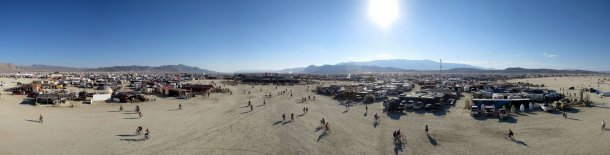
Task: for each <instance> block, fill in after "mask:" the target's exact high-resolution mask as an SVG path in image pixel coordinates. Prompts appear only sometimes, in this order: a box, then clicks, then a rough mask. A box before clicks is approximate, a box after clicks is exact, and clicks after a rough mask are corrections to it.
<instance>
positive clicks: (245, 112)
mask: <svg viewBox="0 0 610 155" xmlns="http://www.w3.org/2000/svg"><path fill="white" fill-rule="evenodd" d="M250 112H252V111H244V112H241V113H239V114H247V113H250Z"/></svg>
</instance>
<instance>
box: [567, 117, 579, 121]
mask: <svg viewBox="0 0 610 155" xmlns="http://www.w3.org/2000/svg"><path fill="white" fill-rule="evenodd" d="M567 119H570V120H575V121H582V120H580V119H578V118H570V117H568V118H567Z"/></svg>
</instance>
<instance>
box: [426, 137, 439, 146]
mask: <svg viewBox="0 0 610 155" xmlns="http://www.w3.org/2000/svg"><path fill="white" fill-rule="evenodd" d="M426 136H427V137H428V141H429V142H430V144H432V145H434V146H436V145H438V143H437V142H436V140H435V139H434V138H432V137H430V134H426Z"/></svg>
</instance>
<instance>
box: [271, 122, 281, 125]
mask: <svg viewBox="0 0 610 155" xmlns="http://www.w3.org/2000/svg"><path fill="white" fill-rule="evenodd" d="M282 122H283V121H276V122H274V123H273V125H278V124H280V123H282Z"/></svg>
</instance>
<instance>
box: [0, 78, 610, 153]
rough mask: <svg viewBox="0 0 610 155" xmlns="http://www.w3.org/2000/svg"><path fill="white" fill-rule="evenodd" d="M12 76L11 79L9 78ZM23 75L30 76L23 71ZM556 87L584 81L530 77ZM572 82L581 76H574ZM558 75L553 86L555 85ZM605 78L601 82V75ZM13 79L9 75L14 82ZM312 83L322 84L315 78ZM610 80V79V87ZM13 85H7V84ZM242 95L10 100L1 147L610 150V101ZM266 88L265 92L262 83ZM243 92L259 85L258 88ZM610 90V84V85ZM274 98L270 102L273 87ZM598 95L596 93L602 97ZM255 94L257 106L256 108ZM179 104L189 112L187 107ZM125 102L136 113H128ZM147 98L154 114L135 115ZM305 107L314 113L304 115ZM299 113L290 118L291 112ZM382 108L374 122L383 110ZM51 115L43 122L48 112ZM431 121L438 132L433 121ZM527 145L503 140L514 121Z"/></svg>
mask: <svg viewBox="0 0 610 155" xmlns="http://www.w3.org/2000/svg"><path fill="white" fill-rule="evenodd" d="M3 80H4V81H5V82H7V81H6V80H10V79H3ZM20 80H21V79H20ZM523 80H529V81H532V82H533V81H540V82H542V83H545V84H546V85H547V86H549V87H564V86H568V85H569V84H570V83H573V81H574V80H576V81H583V80H584V78H581V79H567V78H566V79H563V78H558V81H555V80H552V79H523ZM570 80H572V81H570ZM547 82H548V84H547ZM594 82H596V81H594ZM7 83H8V82H7ZM311 87H312V88H313V87H314V86H311ZM606 87H607V85H606ZM5 88H7V87H5ZM229 88H231V89H232V90H233V92H234V93H233V95H229V94H212V96H211V97H210V98H208V97H201V96H200V97H196V98H192V99H189V100H181V99H174V98H159V99H158V100H157V101H155V102H148V103H136V104H131V103H125V104H117V103H97V104H93V105H79V106H76V107H75V108H67V107H62V108H56V107H34V106H30V105H20V104H19V103H20V102H21V100H22V99H23V96H13V95H6V92H4V93H3V95H2V97H1V98H0V125H1V126H0V139H1V140H0V154H3V155H4V154H41V153H44V154H104V155H106V154H607V152H610V147H608V146H610V131H608V130H604V131H600V125H601V120H604V119H605V120H606V121H610V113H609V110H610V109H608V108H607V105H606V103H609V102H610V100H609V99H599V98H597V99H596V101H597V102H598V103H597V104H596V107H590V108H577V109H576V110H573V111H571V112H570V113H568V116H569V117H570V119H563V118H562V117H561V115H560V114H553V113H544V112H540V111H538V112H531V113H522V114H513V116H512V118H510V119H508V121H505V122H499V121H498V120H497V119H473V118H472V117H470V115H469V111H468V110H465V109H464V108H463V106H464V103H463V102H461V101H460V102H457V103H458V104H457V106H456V107H453V108H449V109H448V110H447V111H445V112H440V113H428V112H408V113H405V114H404V115H398V114H391V115H387V114H384V113H382V108H383V106H382V104H381V103H374V104H371V105H369V106H368V107H369V112H368V114H367V113H365V108H364V105H362V104H359V105H355V106H353V107H351V108H350V110H349V111H347V112H345V107H344V106H341V105H339V102H338V101H335V100H333V99H331V98H330V97H325V96H320V95H316V100H315V101H307V102H304V103H300V99H301V97H306V96H308V95H313V93H311V92H307V91H306V89H307V86H305V85H299V86H279V90H284V89H289V90H292V91H293V92H294V97H293V98H290V94H289V93H288V94H286V95H279V96H278V95H277V92H278V91H279V90H276V89H275V86H272V85H267V86H255V88H254V89H252V88H251V86H249V85H238V86H231V87H229ZM260 88H263V91H262V92H259V91H258V90H259V89H260ZM243 90H246V91H251V92H252V93H251V94H250V95H248V94H243V93H242V92H243ZM607 90H610V88H609V89H607ZM269 92H271V93H272V95H273V97H272V98H266V100H267V104H266V105H262V103H263V99H265V98H264V95H265V94H269ZM592 98H594V97H592ZM248 100H251V101H252V103H253V105H254V110H253V111H250V109H249V108H246V107H245V106H246V105H247V102H248ZM178 103H181V104H182V105H183V110H177V107H178ZM119 105H123V107H124V108H125V110H126V111H123V112H118V111H117V110H118V107H119ZM135 105H139V106H140V107H141V109H142V112H143V114H144V117H143V118H137V117H138V115H137V114H135V113H133V112H132V111H133V109H134V107H135ZM303 107H309V113H308V114H306V115H301V114H302V109H303ZM282 113H286V114H287V116H288V117H287V119H288V120H289V118H290V114H291V113H294V115H295V120H294V121H291V122H282V118H281V114H282ZM375 113H379V114H380V115H381V123H380V125H379V126H377V127H374V126H373V115H374V114H375ZM39 114H42V115H43V116H44V123H37V122H36V121H37V119H38V115H39ZM322 118H324V119H325V120H327V121H328V122H330V126H331V132H330V133H328V134H326V135H323V136H320V135H322V132H323V131H317V130H316V128H317V127H318V126H319V121H320V119H322ZM426 123H428V124H429V125H430V136H426V134H424V130H423V127H424V124H426ZM139 125H141V126H143V127H144V128H148V129H150V131H151V139H149V140H140V139H141V138H142V136H132V134H133V133H134V132H135V128H136V127H137V126H139ZM509 128H510V129H512V130H513V131H514V132H515V138H516V139H517V140H518V141H519V143H516V142H512V141H508V140H506V139H504V138H503V134H504V133H505V132H506V131H507V129H509ZM397 129H400V130H401V131H402V133H403V134H406V139H407V144H406V145H405V147H404V148H403V147H399V146H396V145H394V143H393V141H392V139H393V137H392V135H391V134H392V132H393V131H394V130H397Z"/></svg>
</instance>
